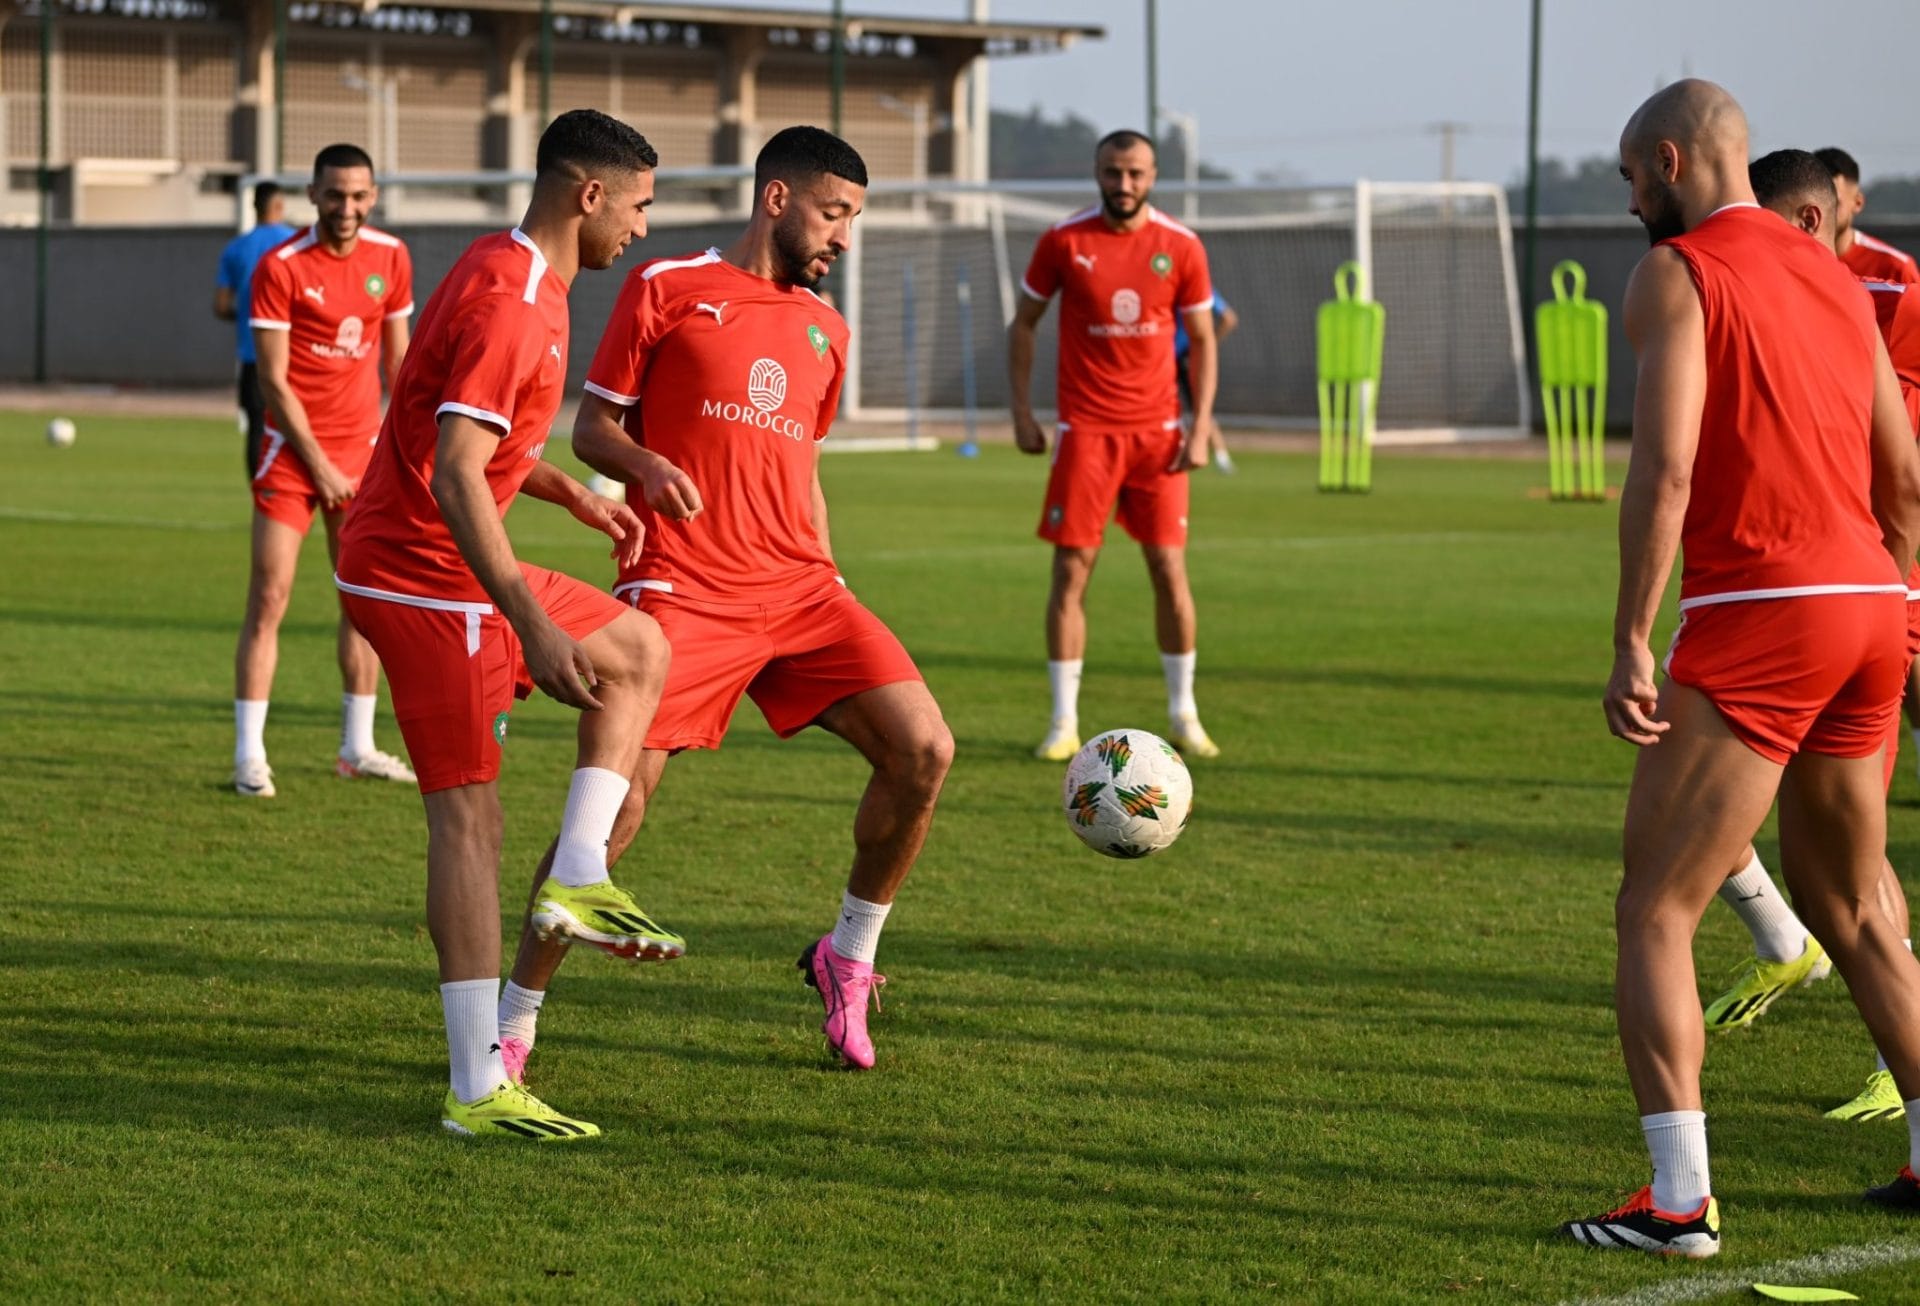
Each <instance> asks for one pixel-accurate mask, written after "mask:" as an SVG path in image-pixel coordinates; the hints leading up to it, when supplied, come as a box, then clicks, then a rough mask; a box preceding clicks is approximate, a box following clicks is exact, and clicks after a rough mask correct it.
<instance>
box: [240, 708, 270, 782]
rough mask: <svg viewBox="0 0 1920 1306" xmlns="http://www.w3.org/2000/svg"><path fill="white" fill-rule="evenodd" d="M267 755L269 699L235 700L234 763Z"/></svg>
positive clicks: (263, 759)
mask: <svg viewBox="0 0 1920 1306" xmlns="http://www.w3.org/2000/svg"><path fill="white" fill-rule="evenodd" d="M266 757H267V700H266V699H264V698H236V699H234V700H233V764H234V765H235V766H238V765H240V763H242V762H246V761H251V760H253V759H255V758H258V759H259V760H261V761H263V762H264V761H265V760H266Z"/></svg>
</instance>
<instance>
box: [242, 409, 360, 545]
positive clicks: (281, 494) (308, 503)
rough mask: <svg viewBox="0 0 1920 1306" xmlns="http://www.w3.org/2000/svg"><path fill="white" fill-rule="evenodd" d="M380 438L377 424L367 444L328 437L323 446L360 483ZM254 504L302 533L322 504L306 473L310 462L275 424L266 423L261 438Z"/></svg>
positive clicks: (265, 513) (334, 462)
mask: <svg viewBox="0 0 1920 1306" xmlns="http://www.w3.org/2000/svg"><path fill="white" fill-rule="evenodd" d="M379 438H380V437H379V428H378V426H377V424H376V426H375V429H374V434H373V435H372V436H371V437H370V438H368V440H367V442H366V443H365V444H361V443H360V442H359V441H357V440H346V441H341V440H329V441H327V442H326V443H325V444H323V445H322V446H321V449H322V450H323V451H324V452H325V453H326V455H327V458H328V460H329V461H330V462H332V463H333V465H334V466H335V467H337V468H339V469H340V474H341V475H342V476H344V477H346V478H347V479H348V480H350V481H352V482H353V483H354V485H355V486H356V487H358V486H359V484H360V478H361V477H362V476H365V475H366V474H367V464H368V463H370V462H372V461H373V445H374V441H375V440H377V439H379ZM253 506H254V507H255V508H258V509H259V510H260V513H261V515H262V516H266V517H271V518H273V520H275V521H277V522H284V523H286V524H287V525H288V526H291V527H293V529H295V530H296V531H299V532H300V533H301V534H302V535H305V534H306V533H307V532H308V531H309V530H311V529H312V528H313V514H314V512H315V511H316V510H318V509H319V507H320V493H319V491H318V490H316V489H315V488H314V484H313V478H312V477H311V476H309V475H308V474H307V465H306V464H305V463H304V462H302V461H300V455H299V454H297V453H295V452H294V451H293V448H292V446H290V445H289V444H288V443H287V437H286V436H284V435H282V434H280V432H279V431H277V430H275V429H274V428H273V427H272V426H268V427H267V437H266V439H265V440H263V441H261V442H260V466H259V467H257V468H255V469H254V473H253ZM342 511H344V509H342Z"/></svg>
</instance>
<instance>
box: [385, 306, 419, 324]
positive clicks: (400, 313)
mask: <svg viewBox="0 0 1920 1306" xmlns="http://www.w3.org/2000/svg"><path fill="white" fill-rule="evenodd" d="M412 316H413V305H412V304H408V305H407V306H406V307H405V308H396V309H394V310H393V312H391V313H389V314H387V321H389V322H391V321H393V319H395V318H396V317H412Z"/></svg>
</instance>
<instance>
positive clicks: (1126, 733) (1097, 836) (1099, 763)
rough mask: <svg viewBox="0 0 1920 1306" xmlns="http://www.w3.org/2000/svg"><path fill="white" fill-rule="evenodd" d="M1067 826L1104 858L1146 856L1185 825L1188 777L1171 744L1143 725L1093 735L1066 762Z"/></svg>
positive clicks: (1188, 803) (1189, 789)
mask: <svg viewBox="0 0 1920 1306" xmlns="http://www.w3.org/2000/svg"><path fill="white" fill-rule="evenodd" d="M1060 805H1061V810H1062V811H1063V812H1065V814H1066V818H1067V828H1068V829H1070V830H1072V831H1073V832H1074V833H1075V834H1077V835H1079V836H1080V841H1081V842H1082V843H1084V844H1086V845H1087V847H1089V848H1091V849H1093V850H1094V851H1095V852H1098V853H1105V854H1106V855H1107V856H1109V857H1151V856H1152V855H1153V854H1154V853H1157V852H1159V851H1160V850H1161V849H1163V848H1169V847H1171V846H1172V845H1173V841H1174V840H1175V839H1178V838H1179V837H1180V832H1181V831H1182V830H1184V829H1186V828H1187V814H1188V812H1190V811H1191V810H1192V808H1193V776H1192V774H1191V773H1189V772H1188V770H1187V764H1186V763H1185V762H1183V761H1181V760H1180V754H1179V753H1177V752H1175V751H1174V747H1173V745H1172V744H1169V743H1168V742H1167V741H1166V740H1164V739H1162V738H1160V736H1158V735H1151V734H1148V733H1147V732H1146V731H1144V730H1109V731H1107V732H1106V733H1105V734H1103V735H1095V736H1094V737H1093V738H1092V739H1090V740H1088V741H1087V744H1086V747H1084V748H1082V749H1081V750H1080V751H1079V752H1078V753H1075V754H1074V755H1073V760H1072V761H1071V762H1068V763H1067V782H1066V786H1065V788H1064V790H1063V791H1062V793H1061V796H1060Z"/></svg>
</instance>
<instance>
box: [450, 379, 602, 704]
mask: <svg viewBox="0 0 1920 1306" xmlns="http://www.w3.org/2000/svg"><path fill="white" fill-rule="evenodd" d="M499 447H500V437H499V435H498V433H497V432H496V431H495V430H494V429H493V428H492V427H489V426H485V425H482V424H481V423H479V422H477V421H475V420H474V419H473V418H471V417H467V416H465V415H463V414H460V413H446V414H443V415H442V416H441V418H440V438H439V440H438V442H437V443H436V444H435V446H434V462H433V497H434V500H435V502H436V503H438V504H439V506H440V515H441V517H442V518H443V519H445V521H446V523H447V530H448V532H449V533H451V534H452V536H453V542H454V544H455V545H456V546H457V547H458V548H459V550H460V556H461V557H462V558H464V559H465V560H466V564H467V566H468V567H469V568H470V569H471V570H472V572H473V576H474V579H475V580H477V581H479V582H480V588H482V589H484V590H485V591H486V592H487V596H488V597H489V598H491V599H492V600H493V601H494V603H495V604H497V605H498V606H499V608H500V614H501V615H502V616H504V617H505V618H506V619H507V621H508V623H509V624H511V625H512V626H513V630H514V633H515V634H516V635H518V636H519V637H520V644H521V649H522V652H523V654H524V656H525V657H526V660H527V670H528V671H529V672H531V673H532V675H533V683H534V684H536V685H538V686H540V688H541V690H542V691H544V692H545V693H546V694H548V695H549V696H550V697H552V698H555V699H558V700H559V701H560V702H562V703H565V704H566V705H567V706H568V707H577V708H582V709H587V708H598V707H599V706H600V701H599V700H598V699H596V698H595V697H594V696H593V694H592V692H591V687H592V686H594V685H596V684H598V683H599V681H598V679H597V677H595V675H594V672H593V661H592V659H590V658H589V657H588V656H587V651H586V650H585V649H584V648H582V647H581V646H580V644H579V641H577V640H575V639H572V638H571V637H569V636H568V635H567V633H566V632H565V631H563V630H561V629H560V627H559V626H557V625H555V624H554V622H553V620H552V618H550V617H548V616H547V614H546V612H545V611H544V610H543V609H542V608H541V607H540V604H539V602H538V601H537V600H535V598H534V597H533V591H532V590H530V589H529V588H528V587H527V581H526V577H524V576H522V575H521V574H520V565H519V563H518V562H517V561H516V560H515V559H514V556H513V544H512V542H511V541H509V540H508V538H507V528H506V525H505V524H504V523H503V522H502V521H501V520H500V508H499V505H498V504H496V503H495V502H494V498H493V489H492V487H491V486H489V485H488V484H487V461H488V460H489V459H490V458H492V457H493V454H494V451H495V450H496V449H498V448H499ZM582 682H585V683H584V684H583V683H582Z"/></svg>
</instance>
